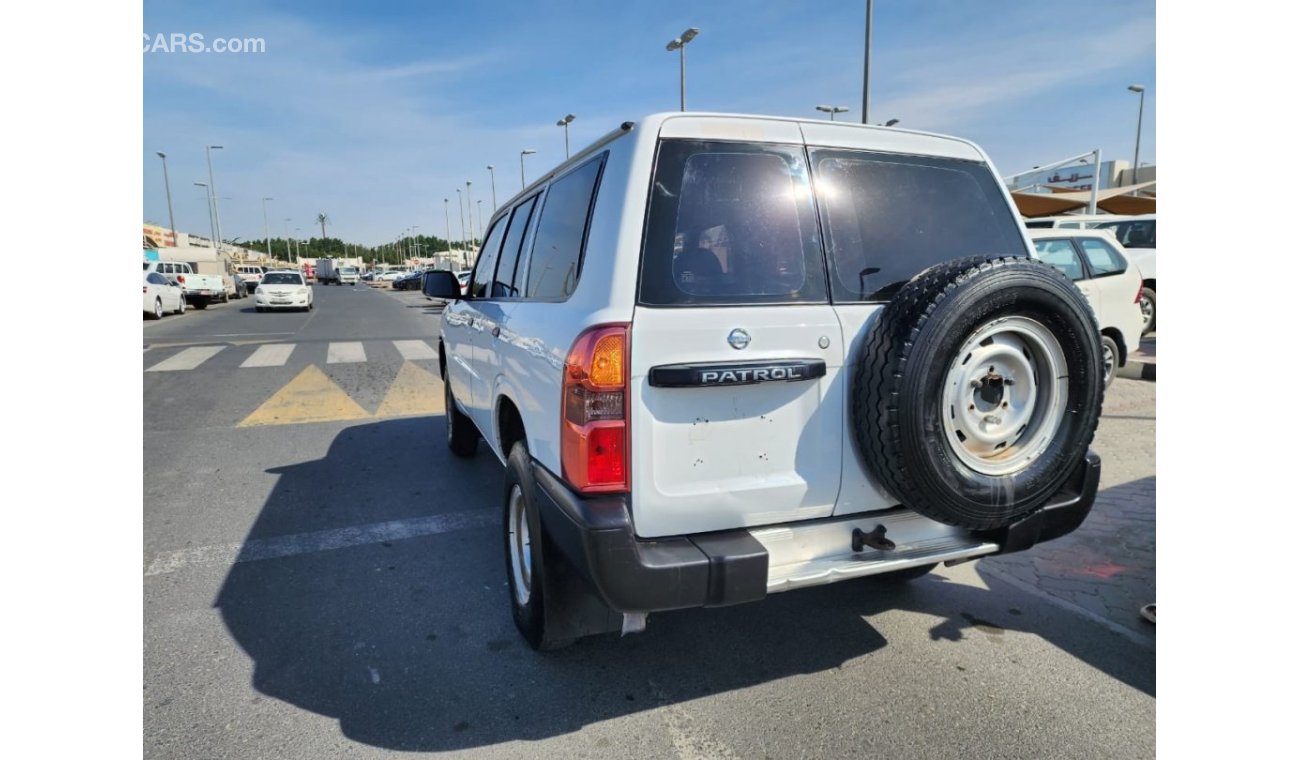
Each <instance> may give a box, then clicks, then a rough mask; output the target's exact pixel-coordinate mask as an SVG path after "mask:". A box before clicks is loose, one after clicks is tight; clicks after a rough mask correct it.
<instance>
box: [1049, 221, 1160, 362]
mask: <svg viewBox="0 0 1300 760" xmlns="http://www.w3.org/2000/svg"><path fill="white" fill-rule="evenodd" d="M1029 237H1030V238H1031V239H1032V240H1033V241H1034V248H1036V249H1037V251H1038V258H1040V259H1042V260H1043V261H1045V262H1046V263H1048V264H1051V265H1052V266H1054V267H1056V268H1057V269H1059V270H1061V271H1062V272H1064V273H1065V274H1066V276H1068V277H1069V278H1070V279H1071V280H1074V284H1075V285H1077V286H1078V287H1079V290H1081V291H1083V295H1084V296H1086V297H1087V299H1088V304H1089V305H1091V306H1092V310H1093V313H1095V314H1096V315H1097V324H1098V326H1099V327H1101V351H1102V361H1103V363H1104V366H1105V371H1106V385H1107V387H1109V386H1110V383H1111V381H1112V380H1114V379H1115V370H1116V369H1117V368H1119V367H1122V366H1124V365H1125V364H1126V363H1127V361H1128V355H1129V353H1130V352H1132V351H1136V350H1137V347H1138V341H1139V340H1141V337H1142V327H1143V324H1144V322H1145V318H1144V317H1143V314H1142V307H1141V299H1142V274H1141V272H1140V271H1139V270H1138V268H1137V266H1135V265H1134V264H1133V262H1131V261H1129V258H1128V257H1127V256H1125V255H1124V253H1123V252H1122V251H1121V250H1120V249H1121V246H1120V245H1119V244H1118V243H1117V242H1116V240H1115V238H1114V236H1113V235H1112V234H1111V233H1110V232H1109V231H1104V230H1097V229H1094V230H1070V229H1060V228H1057V229H1050V230H1029Z"/></svg>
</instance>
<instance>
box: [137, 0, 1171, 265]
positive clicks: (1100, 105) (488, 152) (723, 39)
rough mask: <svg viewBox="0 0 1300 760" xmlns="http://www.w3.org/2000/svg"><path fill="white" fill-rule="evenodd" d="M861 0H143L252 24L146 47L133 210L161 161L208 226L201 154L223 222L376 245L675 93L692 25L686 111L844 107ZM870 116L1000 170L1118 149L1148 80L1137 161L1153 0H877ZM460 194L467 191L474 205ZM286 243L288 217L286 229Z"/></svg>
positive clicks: (154, 190) (148, 9) (255, 234)
mask: <svg viewBox="0 0 1300 760" xmlns="http://www.w3.org/2000/svg"><path fill="white" fill-rule="evenodd" d="M864 9H865V1H864V0H849V1H840V0H837V1H835V2H829V1H827V2H820V1H818V0H804V2H778V1H777V0H769V1H766V2H754V1H753V0H751V1H750V2H741V1H739V0H719V1H717V2H703V1H701V0H697V1H696V2H683V1H681V0H658V1H657V2H652V3H623V4H618V3H610V2H608V1H607V0H606V1H605V2H586V1H579V0H574V1H572V2H559V1H558V0H541V1H536V2H499V1H495V0H474V1H473V2H456V3H452V2H443V1H442V0H435V1H434V2H429V1H428V0H425V1H424V2H410V1H408V0H401V1H399V2H383V3H361V2H341V1H340V0H318V1H317V2H310V3H308V2H299V1H297V0H272V1H266V0H262V1H260V2H258V1H252V0H235V1H233V2H224V3H212V2H210V1H205V2H193V0H181V1H179V2H159V1H158V0H146V2H145V3H144V30H143V31H144V32H145V33H146V34H149V35H151V36H152V35H156V34H159V33H163V34H170V33H184V34H189V33H201V34H203V35H204V37H205V38H206V39H207V40H208V41H211V40H213V39H215V38H217V37H226V38H235V37H239V38H244V37H260V38H262V39H264V40H265V43H266V52H265V53H260V54H193V53H179V52H178V53H162V52H152V53H145V54H144V145H143V148H144V154H143V164H142V171H143V172H144V189H145V190H144V216H145V218H146V219H148V220H152V221H157V222H160V223H162V224H166V223H167V221H166V220H167V205H166V197H165V195H164V190H163V182H162V172H161V167H160V164H159V160H158V158H157V157H156V156H155V155H154V154H155V151H159V150H161V151H165V152H166V153H167V155H168V159H167V160H168V169H169V171H170V173H171V182H172V194H173V200H174V204H175V209H176V224H177V227H178V228H180V229H181V230H183V231H193V232H199V233H203V234H206V232H207V229H208V220H207V211H206V206H205V203H204V199H203V195H202V190H201V189H200V188H197V187H194V185H193V183H194V182H195V181H204V182H206V181H207V166H206V163H205V159H204V152H203V146H204V145H207V144H220V145H223V146H225V147H224V149H223V150H221V151H214V152H213V157H214V164H215V168H216V182H217V189H218V191H219V193H220V195H221V196H222V197H223V198H225V197H229V198H230V200H222V201H221V219H222V232H223V233H224V236H225V237H226V238H227V239H233V238H243V239H250V238H260V237H262V235H263V223H262V206H261V200H260V199H261V198H262V197H263V196H271V197H273V198H275V199H276V200H274V201H272V202H271V203H270V204H269V208H270V218H271V227H272V235H283V234H284V232H285V227H286V224H285V222H284V221H283V220H284V219H285V218H286V217H291V218H292V219H293V220H294V221H293V223H292V224H290V225H288V226H289V227H290V228H293V227H300V228H302V233H301V234H302V235H303V236H304V237H306V236H310V235H311V234H312V231H313V230H314V231H315V234H317V235H319V234H320V232H319V227H318V226H316V225H315V224H314V223H313V222H312V220H313V219H314V218H315V216H316V214H317V213H318V212H320V211H324V212H326V213H327V214H329V216H330V218H331V219H332V220H333V222H332V224H331V225H330V227H329V232H330V234H331V236H335V235H338V236H342V237H344V238H345V239H346V240H349V241H351V242H360V243H365V244H371V245H374V244H380V243H384V242H389V241H391V240H393V239H395V238H397V237H398V236H399V235H401V233H402V231H403V230H404V229H406V228H408V227H410V226H411V225H419V230H418V231H419V232H423V233H426V234H437V235H440V236H442V235H445V234H446V226H445V223H444V215H443V209H442V205H443V204H442V199H443V198H450V199H451V217H452V220H451V226H452V234H453V237H456V236H458V235H459V221H458V213H457V208H456V200H457V199H456V192H455V191H456V189H457V188H460V189H461V190H462V192H464V190H465V181H466V180H470V181H472V182H473V187H472V193H473V197H474V199H475V200H478V199H483V200H484V203H483V204H482V208H483V210H484V212H488V211H490V209H489V206H490V205H491V203H490V198H491V190H490V186H489V185H490V182H489V179H490V178H489V173H488V171H487V169H486V166H487V165H488V164H494V165H496V167H497V170H496V183H497V196H498V199H499V200H502V201H504V200H505V199H506V198H508V197H509V196H510V195H512V194H513V193H514V192H516V191H517V190H518V189H519V151H520V150H521V149H523V148H533V149H536V150H537V151H538V152H537V155H533V156H529V157H528V158H527V162H528V176H529V179H530V180H531V179H533V178H535V177H536V176H537V175H538V174H539V173H541V172H542V171H544V170H545V169H546V168H548V167H550V166H553V165H555V164H556V163H558V162H559V161H561V160H563V158H564V133H563V130H562V129H561V128H559V127H557V126H555V122H556V120H557V119H559V118H561V117H562V116H564V114H566V113H574V114H576V115H577V119H576V120H575V121H574V122H573V123H572V124H571V125H570V128H569V129H570V133H569V134H570V141H571V143H572V144H573V146H574V147H575V148H577V147H579V146H582V145H585V144H586V143H588V142H590V141H591V140H594V139H596V138H598V137H599V136H600V135H603V134H604V133H606V132H608V131H609V130H610V129H612V128H614V127H615V126H617V124H619V123H620V122H622V121H626V120H636V119H638V118H640V117H642V116H644V115H646V114H649V113H654V112H657V111H672V110H676V109H677V107H678V89H677V86H678V69H677V54H675V53H668V52H667V51H665V50H664V46H665V44H666V43H667V42H668V41H669V40H671V39H672V38H673V37H675V36H677V35H678V34H679V33H680V32H681V31H682V30H684V29H686V28H687V27H690V26H696V27H699V28H700V29H701V32H700V35H699V37H698V38H696V40H695V41H694V42H692V43H690V46H689V47H688V48H687V106H688V108H689V109H690V110H709V111H734V112H743V113H764V114H778V115H798V116H810V117H815V116H821V114H818V113H817V112H816V111H814V110H813V107H814V106H815V105H817V104H819V103H824V104H833V105H842V106H847V107H848V108H849V109H850V110H849V112H848V113H845V114H842V115H840V116H838V117H837V118H839V119H846V120H852V121H857V120H859V119H860V114H861V102H862V49H863V23H864V15H865V10H864ZM873 22H874V23H873V26H874V29H873V34H872V37H873V38H872V81H871V121H873V122H882V121H884V120H886V119H891V118H897V119H899V120H900V124H899V126H901V127H908V128H914V129H921V130H926V131H935V132H943V133H948V134H956V135H960V136H962V137H966V138H970V139H973V140H975V141H976V142H978V143H979V144H980V145H982V146H983V147H984V148H985V150H987V151H988V152H989V154H990V155H991V156H992V158H993V160H994V162H995V164H996V165H997V168H998V170H999V172H1001V173H1002V174H1004V175H1005V174H1010V173H1012V172H1015V171H1021V170H1024V169H1028V168H1029V167H1031V166H1033V165H1036V164H1041V163H1046V162H1049V161H1053V160H1058V159H1062V158H1066V157H1068V156H1072V155H1075V154H1078V153H1083V152H1085V151H1089V150H1091V149H1093V148H1095V147H1100V148H1101V149H1102V157H1103V159H1116V158H1119V159H1127V160H1129V161H1131V160H1132V157H1133V143H1134V132H1135V129H1136V122H1137V107H1138V103H1137V100H1138V97H1137V95H1135V94H1133V93H1131V92H1128V91H1127V90H1126V87H1127V86H1128V85H1129V84H1132V83H1142V84H1144V85H1146V86H1147V98H1146V101H1147V102H1146V109H1145V117H1144V120H1143V126H1142V146H1141V160H1142V161H1143V162H1144V163H1145V162H1152V163H1154V162H1155V159H1156V145H1155V142H1156V141H1155V134H1156V129H1155V127H1156V118H1155V115H1156V100H1157V97H1156V96H1157V94H1158V93H1157V88H1156V86H1155V85H1156V82H1155V66H1156V63H1155V40H1156V29H1155V3H1154V2H1151V1H1149V0H1148V1H1143V2H1133V1H1132V0H1125V1H1119V2H1115V1H1110V0H1101V1H1097V2H1091V3H1088V4H1087V9H1086V13H1085V12H1084V11H1082V10H1081V6H1079V4H1078V3H1070V2H1063V1H1058V0H1036V1H1031V0H997V1H990V2H969V1H968V0H876V2H875V9H874V19H873ZM476 205H477V204H476ZM290 234H292V229H291V230H290Z"/></svg>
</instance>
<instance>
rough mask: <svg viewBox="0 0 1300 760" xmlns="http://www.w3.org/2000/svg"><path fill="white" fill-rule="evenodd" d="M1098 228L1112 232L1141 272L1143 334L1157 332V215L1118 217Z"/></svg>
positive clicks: (1098, 225) (1101, 223) (1101, 224)
mask: <svg viewBox="0 0 1300 760" xmlns="http://www.w3.org/2000/svg"><path fill="white" fill-rule="evenodd" d="M1096 228H1097V229H1101V230H1110V231H1111V232H1113V233H1114V234H1115V238H1116V239H1117V240H1118V241H1119V243H1120V245H1122V246H1124V250H1125V252H1127V253H1128V257H1129V260H1131V261H1132V262H1133V263H1134V264H1136V265H1137V268H1138V269H1139V270H1141V272H1142V317H1143V319H1144V320H1145V324H1144V327H1143V328H1142V332H1144V333H1149V332H1151V331H1153V330H1155V329H1156V215H1155V214H1141V215H1137V216H1125V217H1118V218H1116V219H1114V220H1111V221H1104V222H1099V223H1098V224H1097V225H1096Z"/></svg>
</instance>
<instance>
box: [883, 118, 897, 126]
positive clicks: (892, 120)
mask: <svg viewBox="0 0 1300 760" xmlns="http://www.w3.org/2000/svg"><path fill="white" fill-rule="evenodd" d="M897 123H898V119H890V120H889V121H887V122H885V126H886V127H892V126H894V125H895V124H897Z"/></svg>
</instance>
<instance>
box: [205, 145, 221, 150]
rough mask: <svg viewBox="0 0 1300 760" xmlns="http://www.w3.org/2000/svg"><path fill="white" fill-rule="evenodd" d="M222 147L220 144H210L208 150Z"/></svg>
mask: <svg viewBox="0 0 1300 760" xmlns="http://www.w3.org/2000/svg"><path fill="white" fill-rule="evenodd" d="M221 149H222V146H220V145H209V146H208V150H221Z"/></svg>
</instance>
